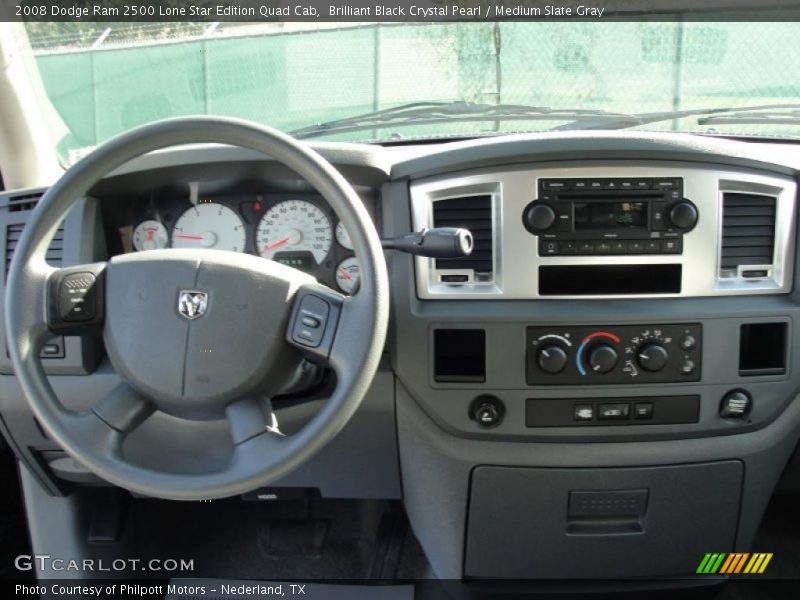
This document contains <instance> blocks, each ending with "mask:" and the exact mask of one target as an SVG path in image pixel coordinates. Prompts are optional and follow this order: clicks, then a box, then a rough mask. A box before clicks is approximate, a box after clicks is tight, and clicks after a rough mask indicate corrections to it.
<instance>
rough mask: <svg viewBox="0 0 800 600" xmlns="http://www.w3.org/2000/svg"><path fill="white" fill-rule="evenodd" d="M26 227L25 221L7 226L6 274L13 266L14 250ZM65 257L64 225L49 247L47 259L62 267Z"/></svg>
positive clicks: (52, 263) (55, 265)
mask: <svg viewBox="0 0 800 600" xmlns="http://www.w3.org/2000/svg"><path fill="white" fill-rule="evenodd" d="M23 229H25V224H24V223H13V224H11V225H8V226H7V227H6V275H8V269H9V268H10V267H11V260H12V259H13V258H14V251H15V250H16V248H17V244H18V243H19V239H20V237H22V231H23ZM63 259H64V226H63V225H61V227H59V228H58V230H57V231H56V233H55V235H54V236H53V241H52V242H50V246H49V247H48V248H47V254H46V255H45V260H46V261H47V262H48V263H49V264H50V265H52V266H54V267H60V266H61V265H62V261H63Z"/></svg>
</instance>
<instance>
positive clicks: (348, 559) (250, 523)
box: [126, 497, 430, 581]
mask: <svg viewBox="0 0 800 600" xmlns="http://www.w3.org/2000/svg"><path fill="white" fill-rule="evenodd" d="M129 515H130V518H129V522H128V527H127V528H126V529H127V536H126V537H128V539H127V543H128V548H129V551H128V553H129V554H130V555H136V556H153V557H173V558H174V557H180V558H185V559H193V560H194V571H193V572H194V573H196V574H197V575H202V576H203V577H213V578H225V579H236V580H238V579H255V580H275V579H280V580H284V581H286V580H293V579H294V580H306V581H308V580H317V581H320V580H350V581H356V580H365V579H372V580H383V581H386V580H389V579H395V578H403V579H418V578H426V577H430V570H429V568H428V565H427V561H426V560H425V558H424V554H423V553H422V550H421V548H420V546H419V542H418V541H417V540H416V538H415V537H414V536H413V534H412V533H411V531H410V529H409V528H408V524H407V521H405V515H404V514H403V513H402V509H400V506H399V504H398V503H396V502H388V501H378V500H335V499H320V498H319V497H310V498H307V499H305V500H298V501H287V502H242V501H240V500H238V499H232V500H222V501H215V502H203V503H200V502H186V503H181V502H163V501H157V500H136V501H134V502H133V503H132V504H131V507H130V512H129ZM387 515H388V516H387ZM184 575H186V574H184Z"/></svg>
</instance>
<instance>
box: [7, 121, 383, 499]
mask: <svg viewBox="0 0 800 600" xmlns="http://www.w3.org/2000/svg"><path fill="white" fill-rule="evenodd" d="M193 143H221V144H227V145H231V146H238V147H242V148H249V149H252V150H256V151H258V152H261V153H263V154H264V155H265V157H268V158H270V159H273V160H276V161H279V162H281V163H282V164H283V165H285V166H286V167H288V168H290V169H292V170H293V171H294V172H296V173H297V174H298V175H299V176H300V177H302V178H304V179H305V180H306V181H307V182H308V183H309V184H311V185H312V186H313V187H314V188H316V190H317V191H318V192H319V193H320V194H321V195H322V197H323V198H325V200H326V201H327V202H328V203H329V204H330V205H331V207H332V208H333V209H334V211H335V212H336V214H337V215H338V216H339V218H340V219H341V221H342V222H343V223H344V226H345V228H346V229H347V231H348V232H349V233H350V236H351V239H352V242H353V247H354V250H355V253H356V256H357V258H358V261H359V265H360V267H361V274H362V277H361V286H360V289H359V291H358V292H357V293H356V294H355V295H354V296H343V295H342V294H339V293H338V292H335V291H333V290H331V289H330V288H328V287H326V286H324V285H322V284H319V283H317V281H316V280H315V279H314V278H313V277H311V276H310V275H307V274H305V273H303V272H301V271H298V270H295V269H292V268H290V267H287V266H284V265H282V264H279V263H277V262H274V261H271V260H265V259H263V258H259V257H256V256H252V255H246V254H237V253H233V252H224V251H219V250H208V249H200V250H187V249H164V250H150V251H146V252H138V253H131V254H124V255H120V256H115V257H113V258H111V259H110V260H109V261H108V262H102V263H92V264H84V265H80V266H70V267H66V268H61V269H54V268H53V267H51V266H49V265H48V264H47V263H46V262H45V253H46V251H47V247H48V244H49V242H50V239H51V238H52V235H53V233H54V232H55V230H56V228H57V227H58V226H59V224H60V223H61V221H62V220H63V218H64V217H65V216H66V214H67V212H68V210H69V209H70V207H72V205H73V204H74V203H75V202H76V201H77V200H78V199H79V198H81V197H83V196H84V195H85V194H87V192H88V191H89V190H90V189H91V188H92V186H94V185H95V184H96V183H97V182H98V181H99V180H100V179H101V178H103V177H104V176H105V175H107V174H108V173H110V172H111V171H113V170H114V169H115V168H117V167H119V166H121V165H123V164H125V163H126V162H128V161H129V160H131V159H133V158H136V157H137V156H140V155H142V154H145V153H147V152H151V151H154V150H158V149H162V148H166V147H170V146H177V145H182V144H193ZM388 314H389V286H388V276H387V272H386V264H385V260H384V257H383V251H382V249H381V244H380V240H379V238H378V234H377V231H376V230H375V226H374V224H373V222H372V219H371V218H370V216H369V214H368V213H367V211H366V209H365V208H364V205H363V204H362V202H361V200H360V199H359V197H358V196H357V195H356V193H355V191H354V190H353V188H352V187H351V186H350V185H349V184H348V183H347V181H346V180H345V179H344V178H343V177H342V175H341V174H340V173H339V172H338V171H337V170H336V169H335V168H334V167H333V166H332V165H331V164H330V163H328V162H327V161H326V160H325V159H324V158H322V157H321V156H320V155H319V154H317V153H316V152H314V151H313V150H311V149H310V148H308V147H307V146H305V145H302V144H301V143H299V142H298V141H296V140H294V139H293V138H291V137H290V136H288V135H286V134H284V133H282V132H280V131H277V130H275V129H272V128H269V127H265V126H262V125H258V124H255V123H250V122H247V121H242V120H237V119H228V118H216V117H187V118H176V119H169V120H165V121H161V122H157V123H153V124H150V125H146V126H143V127H139V128H137V129H134V130H132V131H130V132H127V133H124V134H122V135H120V136H118V137H116V138H114V139H112V140H110V141H108V142H107V143H105V144H103V145H102V146H100V147H98V148H97V149H96V150H95V151H94V152H92V153H91V154H90V155H88V156H87V157H85V158H84V159H82V160H81V161H80V162H78V163H77V164H76V165H75V166H73V167H72V168H70V169H69V170H68V171H67V172H66V173H65V174H64V175H63V176H62V177H61V179H60V180H59V181H58V182H57V183H55V184H54V185H53V186H52V187H51V188H50V189H49V190H48V191H47V193H46V194H45V195H44V197H43V198H42V199H41V200H40V202H39V204H38V206H37V207H36V210H35V211H34V212H33V213H32V215H31V217H30V220H29V221H28V223H27V225H26V227H25V231H24V234H23V236H22V239H21V240H20V241H19V245H18V246H17V248H16V251H15V253H14V260H13V262H12V264H11V268H10V271H9V275H8V285H7V295H6V314H5V319H6V332H7V341H8V349H9V354H10V356H11V360H12V362H13V364H14V369H15V372H16V376H17V378H18V380H19V383H20V385H21V387H22V390H23V392H24V393H25V396H26V397H27V399H28V402H29V403H30V405H31V408H32V409H33V412H34V414H35V415H36V417H37V418H38V419H39V421H40V422H41V424H42V426H43V427H44V429H45V430H46V431H47V432H48V433H49V434H50V436H52V438H53V439H54V440H55V441H56V442H57V443H58V444H60V445H61V446H62V447H63V448H64V449H65V450H66V451H67V452H68V453H69V454H71V455H72V456H73V457H74V458H75V459H77V460H78V461H80V462H81V463H83V464H84V465H86V466H87V467H88V468H89V469H90V470H92V471H93V472H94V473H95V474H97V475H98V476H100V477H101V478H103V479H105V480H107V481H109V482H111V483H113V484H116V485H118V486H120V487H123V488H126V489H128V490H131V491H134V492H138V493H140V494H145V495H148V496H155V497H162V498H169V499H176V500H201V499H211V498H221V497H226V496H232V495H235V494H240V493H243V492H246V491H250V490H253V489H255V488H257V487H260V486H262V485H265V484H267V483H269V482H272V481H274V480H276V479H278V478H279V477H282V476H284V475H286V474H288V473H289V472H290V471H292V470H293V469H295V468H297V467H298V466H299V465H301V464H302V463H303V462H304V461H306V460H307V459H309V458H310V457H311V456H313V455H314V453H316V452H317V451H319V450H320V449H321V448H322V447H323V446H324V445H325V444H326V443H328V442H329V441H330V440H331V439H332V438H333V437H334V436H335V435H336V434H337V433H338V432H339V431H340V430H341V428H342V427H343V426H344V425H345V424H346V423H347V422H348V420H349V419H350V418H351V417H352V415H353V413H354V412H355V411H356V409H357V408H358V406H359V404H360V403H361V401H362V399H363V398H364V395H365V393H366V391H367V389H368V387H369V385H370V383H371V382H372V379H373V377H374V375H375V372H376V370H377V368H378V362H379V359H380V355H381V353H382V351H383V347H384V341H385V337H386V328H387V323H388ZM54 333H55V334H60V335H90V336H91V335H94V336H99V335H102V336H103V340H104V343H105V347H106V351H107V354H108V356H109V358H110V360H111V364H112V366H113V367H114V369H115V370H116V372H117V373H118V374H119V375H120V377H121V378H122V380H123V382H122V383H121V384H120V385H119V386H117V387H116V388H115V389H114V390H113V391H111V392H110V393H109V394H108V395H107V396H105V397H104V398H103V399H102V400H100V401H99V402H98V403H97V404H95V405H94V406H93V408H91V409H90V410H88V411H82V412H78V411H74V410H70V409H68V408H67V407H65V406H64V405H63V404H62V403H61V402H60V401H59V400H58V398H57V396H56V394H55V393H54V391H53V388H52V387H51V385H50V383H49V381H48V379H47V376H46V375H45V372H44V368H43V367H42V362H41V360H40V358H39V356H40V351H41V348H42V346H43V344H44V342H45V341H46V340H47V338H49V337H52V335H53V334H54ZM306 359H310V360H312V361H315V362H317V363H321V364H324V365H325V366H328V367H330V368H332V369H333V370H334V371H335V373H336V385H335V388H334V389H333V391H332V392H331V395H330V397H329V398H328V399H327V400H326V402H325V403H324V406H323V407H322V408H321V409H320V410H319V412H318V413H317V414H316V415H315V416H314V417H313V418H312V419H311V420H309V422H308V423H307V424H306V425H305V426H304V427H303V428H302V429H300V430H299V431H297V432H295V433H293V434H291V435H285V434H283V433H281V432H280V431H279V429H278V428H277V427H276V422H277V421H276V419H275V418H274V414H273V412H272V408H271V403H270V398H271V397H273V396H274V395H275V394H278V393H280V392H281V390H282V389H285V388H286V386H287V385H289V382H291V381H293V380H294V378H295V376H296V373H297V372H298V370H300V369H302V365H303V361H304V360H306ZM155 411H163V412H165V413H168V414H170V415H172V416H173V417H178V419H177V420H176V421H177V423H179V424H183V425H184V426H187V427H188V426H191V423H190V422H191V421H197V420H201V421H202V420H205V421H208V420H219V419H223V418H226V419H227V421H228V426H229V431H230V437H231V439H230V440H229V441H228V444H229V446H230V448H232V450H229V454H230V460H229V461H227V463H226V464H225V466H224V467H222V468H220V469H216V470H210V471H209V472H201V473H197V472H196V469H195V468H191V467H190V466H189V465H185V468H184V466H183V465H179V466H178V468H177V469H176V471H178V472H172V471H170V472H164V471H160V470H157V469H156V468H152V467H144V466H141V465H139V464H135V463H134V461H132V460H130V459H129V458H126V456H125V455H124V453H123V452H122V444H123V441H124V439H125V437H126V436H128V435H129V434H131V433H132V432H133V431H134V430H136V429H137V428H138V427H139V426H140V425H141V424H142V423H143V422H144V421H145V420H146V419H148V418H149V417H150V416H151V415H152V414H153V413H154V412H155ZM231 442H232V443H231ZM151 443H153V444H158V443H159V442H158V440H152V442H151ZM205 443H206V444H208V443H210V442H209V441H208V440H205ZM208 450H209V449H208V448H207V447H206V448H198V452H203V451H208Z"/></svg>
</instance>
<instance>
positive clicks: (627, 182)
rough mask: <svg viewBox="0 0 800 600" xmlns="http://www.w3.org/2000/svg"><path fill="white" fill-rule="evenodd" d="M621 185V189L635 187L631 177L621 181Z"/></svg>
mask: <svg viewBox="0 0 800 600" xmlns="http://www.w3.org/2000/svg"><path fill="white" fill-rule="evenodd" d="M619 187H620V189H621V190H632V189H633V188H634V184H633V181H632V180H630V179H623V180H622V181H620V182H619Z"/></svg>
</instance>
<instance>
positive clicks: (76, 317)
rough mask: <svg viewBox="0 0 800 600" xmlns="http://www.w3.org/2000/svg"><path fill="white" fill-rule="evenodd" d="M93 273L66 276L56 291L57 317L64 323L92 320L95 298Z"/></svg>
mask: <svg viewBox="0 0 800 600" xmlns="http://www.w3.org/2000/svg"><path fill="white" fill-rule="evenodd" d="M95 281H96V278H95V276H94V274H93V273H71V274H69V275H66V276H65V277H64V278H63V279H62V280H61V283H60V284H59V289H58V316H59V317H60V318H61V319H62V320H64V321H91V320H92V319H94V315H95V307H96V298H95V295H96V294H95V291H94V284H95Z"/></svg>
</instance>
